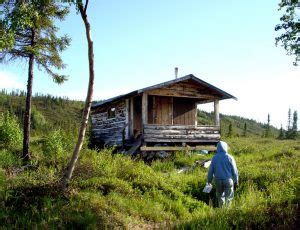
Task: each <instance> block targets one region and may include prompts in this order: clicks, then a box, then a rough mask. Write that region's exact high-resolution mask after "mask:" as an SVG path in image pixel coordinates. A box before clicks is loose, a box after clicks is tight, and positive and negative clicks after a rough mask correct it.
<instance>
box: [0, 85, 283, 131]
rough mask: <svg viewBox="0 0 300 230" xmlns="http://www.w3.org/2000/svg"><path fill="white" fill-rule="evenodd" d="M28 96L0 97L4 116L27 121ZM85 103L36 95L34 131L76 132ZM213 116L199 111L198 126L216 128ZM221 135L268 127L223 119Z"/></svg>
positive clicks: (13, 93)
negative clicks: (5, 113) (245, 129)
mask: <svg viewBox="0 0 300 230" xmlns="http://www.w3.org/2000/svg"><path fill="white" fill-rule="evenodd" d="M24 104H25V93H24V92H22V91H16V92H11V93H7V92H5V91H4V90H2V91H1V93H0V113H2V112H4V111H7V110H8V111H10V112H12V113H13V114H15V115H16V116H17V117H18V119H19V121H20V122H22V121H23V114H24V108H25V105H24ZM82 108H83V102H81V101H74V100H69V99H68V98H61V97H53V96H51V95H41V94H36V95H35V96H34V97H33V115H32V118H33V119H32V120H33V128H34V131H35V132H48V131H49V130H52V129H57V128H60V129H63V130H66V131H69V130H70V131H71V130H74V129H76V127H78V125H79V123H80V118H81V109H82ZM213 117H214V115H213V114H212V113H207V112H204V111H198V123H199V124H203V125H208V124H213V123H214V122H213ZM220 117H221V134H222V135H223V136H224V137H226V136H227V134H228V129H229V124H230V123H231V124H232V131H233V136H243V133H244V125H245V124H246V126H247V136H262V135H263V133H264V131H265V124H262V123H259V122H256V121H255V120H251V119H246V118H242V117H238V116H228V115H223V114H221V115H220ZM271 133H272V136H275V137H276V136H277V135H278V130H277V129H276V128H274V127H271Z"/></svg>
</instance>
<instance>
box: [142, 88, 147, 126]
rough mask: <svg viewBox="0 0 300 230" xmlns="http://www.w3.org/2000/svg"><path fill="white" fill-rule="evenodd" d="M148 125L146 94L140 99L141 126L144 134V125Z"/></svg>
mask: <svg viewBox="0 0 300 230" xmlns="http://www.w3.org/2000/svg"><path fill="white" fill-rule="evenodd" d="M146 124H148V94H147V93H143V97H142V125H143V127H142V128H143V132H144V125H146Z"/></svg>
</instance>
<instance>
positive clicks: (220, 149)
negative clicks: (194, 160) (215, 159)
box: [217, 141, 228, 154]
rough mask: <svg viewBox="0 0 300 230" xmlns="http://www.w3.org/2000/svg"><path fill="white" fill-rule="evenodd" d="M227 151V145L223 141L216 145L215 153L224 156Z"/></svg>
mask: <svg viewBox="0 0 300 230" xmlns="http://www.w3.org/2000/svg"><path fill="white" fill-rule="evenodd" d="M227 151H228V145H227V143H226V142H224V141H220V142H219V143H218V145H217V153H221V154H222V153H223V154H226V153H227Z"/></svg>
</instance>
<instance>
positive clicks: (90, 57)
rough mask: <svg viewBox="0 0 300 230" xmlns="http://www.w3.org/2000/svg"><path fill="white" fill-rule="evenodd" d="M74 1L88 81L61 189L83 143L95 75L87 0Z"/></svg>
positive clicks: (71, 171) (65, 183) (70, 173)
mask: <svg viewBox="0 0 300 230" xmlns="http://www.w3.org/2000/svg"><path fill="white" fill-rule="evenodd" d="M74 3H75V5H76V8H77V9H78V11H79V13H80V16H81V18H82V21H83V23H84V27H85V34H86V39H87V43H88V62H89V83H88V90H87V95H86V100H85V105H84V109H83V114H82V120H81V125H80V130H79V134H78V139H77V143H76V145H75V148H74V151H73V155H72V157H71V159H70V162H69V163H68V166H67V168H66V170H65V173H64V176H63V178H62V180H61V185H62V188H63V190H65V189H66V188H67V186H68V183H69V181H70V179H71V177H72V174H73V171H74V169H75V165H76V162H77V160H78V158H79V154H80V150H81V148H82V145H83V141H84V137H85V133H86V128H87V124H88V119H89V114H90V110H91V104H92V98H93V88H94V75H95V72H94V47H93V41H92V38H91V26H90V23H89V20H88V16H87V8H88V4H89V0H86V1H85V3H84V4H83V1H81V0H78V1H74Z"/></svg>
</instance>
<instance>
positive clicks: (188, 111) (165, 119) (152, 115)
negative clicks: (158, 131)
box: [148, 96, 196, 125]
mask: <svg viewBox="0 0 300 230" xmlns="http://www.w3.org/2000/svg"><path fill="white" fill-rule="evenodd" d="M195 103H196V100H195V99H193V98H179V97H162V96H149V97H148V124H157V125H172V124H174V125H195V121H196V118H195V113H196V105H195Z"/></svg>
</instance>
